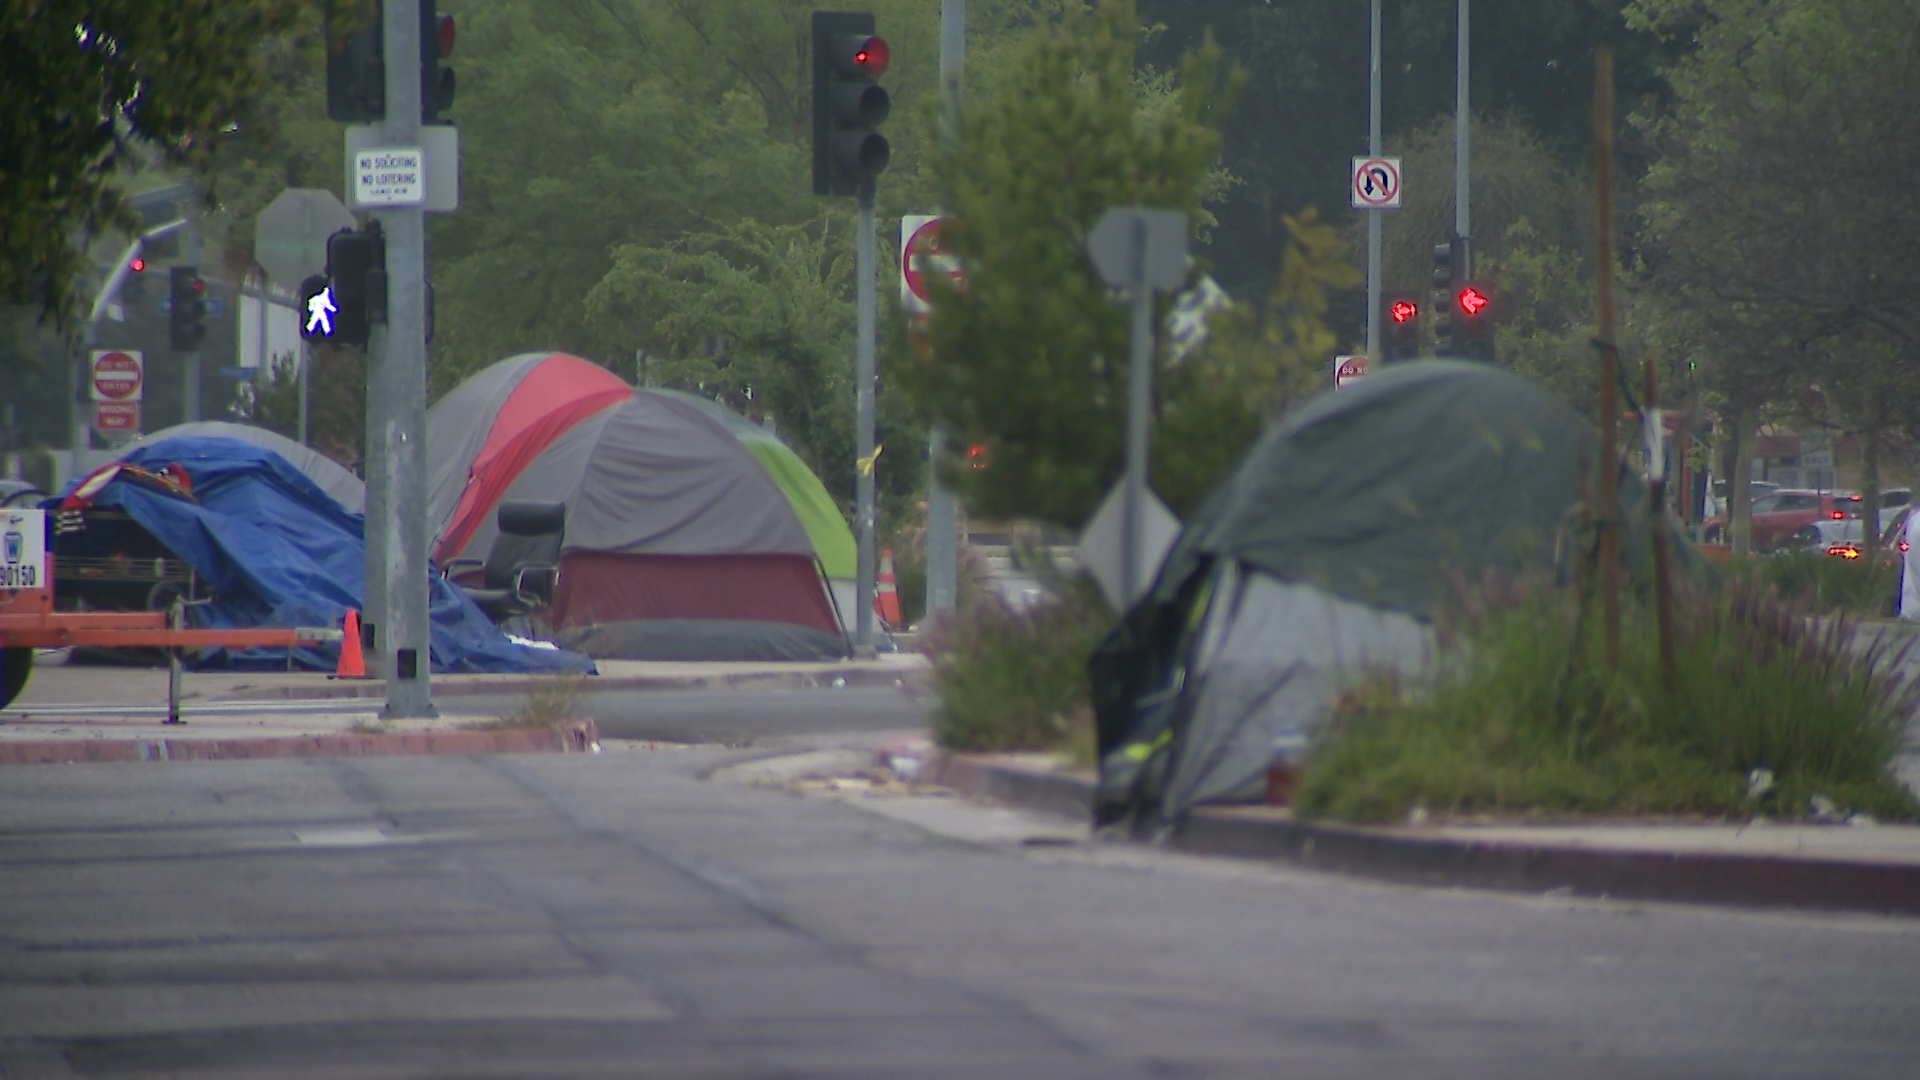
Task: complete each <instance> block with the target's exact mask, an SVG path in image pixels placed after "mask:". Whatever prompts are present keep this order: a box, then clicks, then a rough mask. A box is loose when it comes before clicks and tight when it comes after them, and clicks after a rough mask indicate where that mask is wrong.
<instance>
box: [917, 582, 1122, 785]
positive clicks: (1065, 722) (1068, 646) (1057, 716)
mask: <svg viewBox="0 0 1920 1080" xmlns="http://www.w3.org/2000/svg"><path fill="white" fill-rule="evenodd" d="M1112 623H1113V616H1112V615H1111V613H1109V612H1108V610H1107V608H1106V605H1105V604H1104V603H1103V602H1102V601H1101V599H1100V598H1099V596H1098V594H1096V593H1094V592H1093V591H1092V590H1091V589H1090V588H1088V587H1087V586H1086V585H1085V584H1084V582H1081V583H1076V585H1075V587H1074V588H1073V589H1071V590H1069V591H1068V592H1066V593H1065V594H1064V595H1062V596H1061V597H1059V598H1058V599H1053V600H1048V601H1045V602H1043V603H1040V604H1037V605H1034V606H1032V607H1027V608H1016V607H1014V606H1013V605H1011V604H1009V603H1007V601H1006V600H1004V599H1003V598H1002V597H1001V596H1000V595H999V594H998V593H997V592H994V591H991V590H981V591H979V592H977V593H975V594H974V595H973V596H972V597H971V598H969V600H968V602H967V603H966V604H965V605H964V606H963V607H962V608H961V609H960V610H958V611H957V612H955V613H953V614H952V615H951V616H949V617H946V618H941V619H939V620H937V621H936V622H934V624H933V625H932V626H931V627H930V628H929V630H928V632H927V638H926V644H925V646H924V648H923V650H922V651H924V652H925V653H927V654H928V657H929V659H930V660H931V661H932V664H933V677H934V687H935V691H936V693H937V695H938V697H939V705H938V706H937V707H936V708H935V709H934V714H933V733H934V737H935V739H936V740H938V742H939V744H940V745H941V746H942V747H944V748H946V749H949V750H1049V749H1058V748H1062V747H1071V748H1075V749H1083V748H1082V747H1080V746H1079V744H1080V743H1082V742H1087V741H1089V740H1090V739H1091V732H1092V707H1091V704H1090V688H1089V685H1088V682H1087V659H1088V657H1090V656H1091V655H1092V654H1093V649H1094V646H1096V645H1098V644H1099V642H1100V639H1101V637H1102V636H1104V635H1105V634H1106V632H1107V630H1108V628H1109V627H1110V626H1112ZM1080 756H1082V757H1084V756H1085V755H1084V754H1082V755H1080Z"/></svg>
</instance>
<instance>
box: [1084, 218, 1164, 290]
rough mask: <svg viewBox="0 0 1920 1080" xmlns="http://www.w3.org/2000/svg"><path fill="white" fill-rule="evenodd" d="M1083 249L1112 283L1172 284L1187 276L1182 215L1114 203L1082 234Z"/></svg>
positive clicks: (1151, 286)
mask: <svg viewBox="0 0 1920 1080" xmlns="http://www.w3.org/2000/svg"><path fill="white" fill-rule="evenodd" d="M1087 253H1088V254H1090V255H1092V256H1093V265H1094V268H1095V269H1097V270H1099V271H1100V276H1101V277H1102V278H1103V279H1105V280H1106V283H1107V284H1108V285H1111V286H1113V287H1114V288H1116V289H1130V288H1133V287H1134V286H1136V285H1140V284H1144V285H1145V286H1146V287H1147V288H1149V289H1172V288H1175V287H1177V286H1178V285H1179V284H1180V283H1181V282H1183V281H1185V280H1186V278H1187V215H1186V214H1185V213H1184V212H1182V211H1179V210H1143V209H1140V208H1139V207H1115V208H1114V209H1112V210H1109V211H1107V212H1106V214H1105V215H1103V216H1102V217H1101V218H1100V223H1099V224H1098V225H1095V226H1094V227H1093V231H1092V232H1091V233H1088V234H1087ZM1143 279H1144V280H1143Z"/></svg>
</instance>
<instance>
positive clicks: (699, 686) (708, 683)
mask: <svg viewBox="0 0 1920 1080" xmlns="http://www.w3.org/2000/svg"><path fill="white" fill-rule="evenodd" d="M315 674H318V673H317V672H316V673H315ZM910 674H913V672H900V671H893V670H886V669H880V668H849V669H848V670H846V671H832V670H830V669H822V670H820V671H817V672H786V671H769V672H739V673H737V674H731V675H589V676H587V677H586V678H587V682H586V683H585V684H584V685H583V686H582V687H581V689H582V691H583V692H586V693H597V692H602V691H608V690H734V689H742V688H746V687H753V688H756V689H767V690H812V689H816V688H819V687H822V686H830V685H832V683H833V680H834V679H845V680H846V684H847V685H848V686H863V687H864V686H892V685H894V684H895V683H897V682H899V681H900V680H902V679H904V678H906V677H907V676H908V675H910ZM328 678H329V679H331V678H332V676H328ZM547 678H553V676H543V675H529V676H522V675H478V676H475V675H466V676H462V675H448V676H441V677H438V678H435V679H434V680H433V682H432V692H433V694H434V695H435V696H445V697H475V696H479V695H483V694H524V693H526V692H527V691H528V689H529V688H531V687H532V686H534V685H535V684H536V683H538V682H540V681H541V680H542V679H547ZM386 696H387V683H386V680H384V679H365V680H361V679H352V680H346V679H343V680H339V681H337V682H334V681H329V682H327V683H316V684H314V685H312V686H271V687H260V688H257V689H252V690H242V691H238V692H236V693H231V694H222V695H220V696H219V697H217V698H210V699H208V700H213V701H327V700H333V699H338V698H384V697H386Z"/></svg>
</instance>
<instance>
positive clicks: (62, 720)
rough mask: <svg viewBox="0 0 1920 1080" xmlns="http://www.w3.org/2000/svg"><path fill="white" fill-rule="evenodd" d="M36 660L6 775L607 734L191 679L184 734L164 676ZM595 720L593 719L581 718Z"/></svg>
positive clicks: (447, 748)
mask: <svg viewBox="0 0 1920 1080" xmlns="http://www.w3.org/2000/svg"><path fill="white" fill-rule="evenodd" d="M51 659H53V660H55V661H56V662H51V663H37V664H36V665H35V670H34V672H33V676H32V678H31V679H30V680H29V682H28V684H27V688H26V691H25V692H24V693H23V694H22V695H21V696H20V697H19V698H18V699H17V700H15V701H14V702H13V704H12V705H10V706H9V707H8V708H6V709H4V710H0V765H6V764H50V763H57V762H66V761H178V760H187V759H196V760H206V759H209V758H252V757H288V756H298V757H313V756H320V757H338V756H368V755H387V754H424V753H437V754H486V753H520V752H532V751H563V752H564V751H581V750H587V751H591V750H594V749H597V748H598V744H599V733H598V729H597V727H596V725H595V724H594V722H593V720H592V719H590V718H588V717H584V716H583V717H572V718H560V722H559V723H556V724H555V725H553V726H548V727H531V728H529V727H522V728H503V727H501V726H500V725H498V724H490V723H489V722H488V721H487V720H486V719H484V718H477V717H474V716H441V717H437V718H434V719H428V720H402V721H395V722H392V723H385V722H382V721H381V719H380V710H381V707H382V705H383V703H384V701H383V699H384V697H385V695H386V684H385V682H383V681H380V680H335V679H331V678H329V677H328V676H326V675H324V674H321V673H318V672H300V671H295V672H188V673H186V674H185V675H184V676H183V677H182V694H181V717H182V719H183V720H184V721H185V722H184V723H183V724H179V725H171V724H167V723H164V720H165V710H166V701H167V672H166V670H165V669H163V668H139V667H119V666H109V665H90V664H78V663H67V662H58V661H62V660H65V659H66V658H65V657H63V656H59V655H57V654H56V655H55V656H53V657H52V658H51ZM599 666H600V671H601V674H600V675H598V676H595V677H589V678H587V679H586V680H584V682H583V684H582V689H583V691H584V692H586V693H587V694H592V693H594V692H596V691H611V690H626V691H631V690H689V689H748V688H751V689H769V690H771V689H787V688H809V687H816V686H819V687H833V686H895V685H900V686H906V685H912V684H913V683H914V682H915V681H916V680H918V679H920V678H922V677H923V673H924V672H925V670H926V663H925V659H924V658H923V657H920V656H918V655H916V654H913V653H899V654H889V655H886V656H883V657H880V658H878V659H875V660H870V661H843V662H838V663H691V662H689V663H655V662H643V661H623V660H605V661H601V662H600V665H599ZM543 678H547V677H544V676H528V675H452V676H437V677H435V678H434V680H433V692H434V695H435V696H436V697H437V698H459V697H470V696H478V695H492V696H502V697H509V698H511V697H515V696H518V695H521V694H525V693H526V692H527V691H528V690H529V689H530V688H531V687H533V686H534V685H536V684H537V683H538V682H539V681H540V680H541V679H543ZM583 711H590V710H583Z"/></svg>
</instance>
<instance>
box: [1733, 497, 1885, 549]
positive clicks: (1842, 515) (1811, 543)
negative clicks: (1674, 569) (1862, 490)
mask: <svg viewBox="0 0 1920 1080" xmlns="http://www.w3.org/2000/svg"><path fill="white" fill-rule="evenodd" d="M1860 505H1861V500H1860V496H1858V495H1848V494H1836V493H1834V492H1831V491H1828V492H1819V491H1776V492H1773V493H1772V494H1770V495H1763V496H1761V497H1760V498H1758V499H1755V500H1753V546H1754V549H1755V550H1758V551H1764V550H1767V549H1771V548H1780V547H1816V546H1824V545H1825V544H1826V542H1827V538H1826V536H1825V534H1824V533H1823V532H1822V531H1821V528H1820V525H1821V523H1822V522H1828V521H1846V520H1849V519H1852V518H1858V517H1859V516H1860ZM1705 530H1706V541H1707V543H1709V544H1724V543H1726V542H1727V515H1725V514H1719V515H1716V516H1714V517H1710V518H1708V519H1707V521H1706V525H1705Z"/></svg>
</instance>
